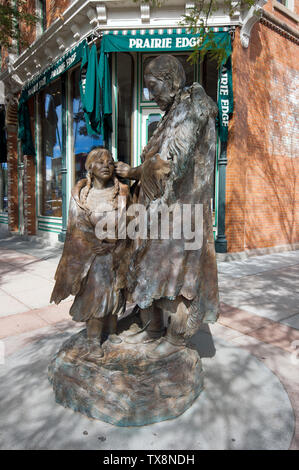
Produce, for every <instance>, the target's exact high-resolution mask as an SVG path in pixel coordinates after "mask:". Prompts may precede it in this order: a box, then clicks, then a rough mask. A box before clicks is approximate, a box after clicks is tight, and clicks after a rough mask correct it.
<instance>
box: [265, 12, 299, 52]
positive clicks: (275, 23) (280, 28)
mask: <svg viewBox="0 0 299 470" xmlns="http://www.w3.org/2000/svg"><path fill="white" fill-rule="evenodd" d="M260 21H261V23H262V24H264V25H265V26H267V27H268V28H271V29H273V30H274V31H276V32H277V33H278V34H280V35H281V36H284V37H286V38H288V39H289V40H290V41H293V42H295V43H296V44H298V43H299V30H298V29H295V28H293V27H292V26H290V25H289V24H287V23H285V22H284V21H282V20H281V19H279V18H278V17H277V16H275V15H273V13H270V12H269V11H266V10H264V11H263V15H262V17H261V20H260Z"/></svg>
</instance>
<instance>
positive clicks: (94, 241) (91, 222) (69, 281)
mask: <svg viewBox="0 0 299 470" xmlns="http://www.w3.org/2000/svg"><path fill="white" fill-rule="evenodd" d="M119 186H120V190H119V196H123V200H124V201H125V204H124V206H125V207H124V209H125V208H126V204H127V203H128V198H129V189H128V187H127V186H126V185H123V184H121V183H119ZM86 188H87V187H86V180H81V181H79V182H78V183H77V185H76V186H75V187H74V189H73V191H72V197H71V201H70V208H69V219H68V227H67V235H66V240H65V244H64V249H63V253H62V257H61V259H60V262H59V265H58V268H57V271H56V274H55V280H56V283H55V286H54V289H53V292H52V296H51V302H52V301H54V302H55V303H56V304H58V303H59V302H60V301H61V300H63V299H65V298H66V297H68V296H69V295H75V299H74V303H73V305H72V307H71V309H70V315H71V316H72V317H73V320H75V321H79V322H83V321H88V320H89V319H91V318H103V317H105V316H107V315H110V314H112V315H121V314H122V313H123V312H124V309H125V297H124V294H123V288H124V287H125V284H124V283H125V270H126V268H125V254H126V252H127V251H128V250H127V249H126V241H125V240H119V241H117V240H113V241H112V242H114V244H115V247H114V248H112V250H107V252H106V253H105V254H101V255H98V254H96V253H95V249H96V247H98V246H99V245H102V246H103V244H105V242H106V241H105V240H99V239H98V238H97V237H96V234H95V229H96V225H97V223H98V222H99V220H100V218H101V217H102V215H100V211H101V208H100V207H99V203H107V204H110V205H113V207H114V208H113V211H116V210H117V208H116V207H115V204H117V197H116V200H115V201H114V200H113V190H114V188H113V187H112V188H107V189H101V190H95V189H94V188H91V189H90V192H89V193H88V196H87V199H86V201H85V198H86V190H87V189H86ZM111 215H113V214H111ZM108 241H109V242H111V240H108Z"/></svg>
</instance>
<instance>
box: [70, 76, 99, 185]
mask: <svg viewBox="0 0 299 470" xmlns="http://www.w3.org/2000/svg"><path fill="white" fill-rule="evenodd" d="M79 81H80V69H79V68H77V69H76V70H74V71H73V73H72V75H71V89H72V92H73V93H72V95H73V96H72V103H73V126H72V127H73V145H72V148H73V155H74V157H73V158H74V169H75V171H74V179H73V184H75V183H76V182H77V181H78V180H80V179H82V178H84V177H85V174H86V170H85V161H86V157H87V154H88V153H89V152H90V150H92V149H93V148H94V147H98V146H102V145H103V138H102V136H100V135H88V134H87V129H86V123H85V119H84V111H83V109H82V103H81V98H80V88H79Z"/></svg>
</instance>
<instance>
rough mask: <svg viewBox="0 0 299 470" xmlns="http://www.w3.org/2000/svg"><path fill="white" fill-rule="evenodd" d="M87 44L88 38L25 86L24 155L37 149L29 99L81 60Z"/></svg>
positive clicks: (21, 129)
mask: <svg viewBox="0 0 299 470" xmlns="http://www.w3.org/2000/svg"><path fill="white" fill-rule="evenodd" d="M85 45H86V40H84V41H82V42H81V43H80V44H79V45H77V46H76V47H74V48H73V49H72V50H70V51H69V52H67V53H66V54H65V55H64V56H63V57H62V58H60V59H59V60H58V61H57V62H56V63H55V64H53V65H51V66H50V67H49V68H48V69H46V70H45V71H44V72H43V73H41V74H40V75H38V77H36V78H34V79H33V80H31V81H30V82H29V83H28V84H26V86H25V87H24V88H23V90H22V93H21V96H20V99H19V106H18V123H19V130H18V137H19V139H20V140H21V143H22V151H23V154H24V155H32V156H35V149H34V144H33V139H32V133H31V128H30V115H29V110H28V104H27V101H28V99H29V98H30V97H31V96H33V95H35V94H36V93H38V92H39V91H40V90H42V89H43V88H44V87H45V86H47V85H48V84H49V83H51V82H52V81H53V80H56V79H57V78H58V77H59V76H61V75H62V74H63V73H65V72H66V71H67V70H69V69H70V68H71V67H73V66H74V65H75V64H77V63H78V62H80V61H81V59H82V51H83V49H84V47H85Z"/></svg>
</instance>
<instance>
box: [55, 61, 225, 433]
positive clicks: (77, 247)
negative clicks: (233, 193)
mask: <svg viewBox="0 0 299 470" xmlns="http://www.w3.org/2000/svg"><path fill="white" fill-rule="evenodd" d="M145 83H146V86H147V88H148V90H149V93H150V97H151V98H152V99H154V100H155V101H156V103H157V104H158V106H159V107H160V108H161V109H162V110H163V111H165V114H164V116H163V118H162V119H161V121H160V122H159V124H158V127H157V128H156V130H155V132H154V134H153V135H152V137H151V138H150V140H149V142H148V144H147V146H146V147H145V148H144V150H143V152H142V154H141V161H142V164H141V165H140V166H139V167H137V168H131V167H130V166H129V165H126V164H124V163H121V162H118V163H116V164H115V173H116V175H118V176H119V177H123V178H128V179H131V180H135V183H134V184H133V185H132V187H131V192H132V200H131V198H130V196H129V190H128V187H127V186H125V185H123V184H122V183H120V182H119V181H118V179H117V178H116V175H114V164H113V161H112V158H111V155H110V154H109V152H108V151H106V150H103V149H100V150H99V149H97V150H95V151H92V152H91V153H90V154H89V156H88V159H87V161H86V169H87V170H88V175H87V179H86V180H82V181H80V182H79V183H77V185H76V187H75V188H74V190H73V194H72V200H71V204H70V214H69V222H68V229H67V237H66V242H65V246H64V251H63V255H62V258H61V260H60V263H59V266H58V269H57V273H56V284H55V287H54V291H53V294H52V299H51V300H54V301H55V302H56V303H58V302H60V301H61V300H62V299H64V298H66V297H67V296H68V295H69V294H74V295H75V296H76V297H75V300H74V303H73V305H72V307H71V311H70V313H71V315H72V316H73V319H74V320H76V321H86V322H87V331H86V330H82V331H80V332H79V333H77V334H75V335H73V336H72V337H71V338H69V339H68V340H67V341H66V342H65V343H64V344H63V345H62V347H61V348H60V350H59V351H58V352H57V354H56V355H55V356H54V357H53V359H52V361H51V364H50V365H49V380H50V382H51V383H52V385H53V388H54V391H55V398H56V401H57V402H58V403H61V404H63V405H64V406H68V407H70V408H72V409H74V410H76V411H80V412H82V413H84V414H86V415H87V416H89V417H93V418H96V419H101V420H104V421H107V422H109V423H112V424H116V425H120V426H132V425H136V426H140V425H144V424H150V423H154V422H157V421H161V420H165V419H170V418H174V417H175V416H178V415H179V414H181V413H183V412H184V411H185V410H186V409H187V408H189V407H190V406H191V405H192V403H193V402H194V400H195V399H196V398H197V397H198V396H199V394H200V392H201V391H202V388H203V371H202V365H201V360H200V357H199V354H198V352H197V350H196V349H195V348H194V347H192V346H191V345H190V342H188V339H189V338H190V337H191V336H192V335H194V334H195V333H196V332H197V331H198V329H199V327H200V325H201V323H208V322H214V321H216V319H217V316H218V308H219V307H218V303H219V302H218V283H217V266H216V255H215V248H214V239H213V226H212V213H211V198H212V187H213V184H212V183H213V181H212V178H213V169H214V159H215V146H216V131H215V116H216V114H217V107H216V105H215V104H214V103H213V101H212V100H211V99H210V98H209V97H208V96H207V95H206V93H205V91H204V89H203V88H202V87H201V85H199V84H198V83H193V85H192V86H190V87H185V73H184V70H183V67H182V65H181V63H180V62H179V61H178V60H177V59H176V58H174V57H172V56H170V55H163V56H159V57H157V58H155V59H153V60H152V61H151V62H150V63H149V64H148V66H147V67H146V70H145ZM117 194H121V195H124V196H125V200H126V203H125V206H126V207H127V206H128V205H129V209H130V213H129V215H130V217H132V213H131V209H132V208H134V203H138V207H139V210H141V209H143V215H145V217H144V220H145V225H144V228H145V230H144V231H143V232H142V230H139V232H138V231H137V232H136V233H137V236H134V237H131V235H130V231H129V226H130V224H131V221H132V222H136V220H137V219H138V218H137V217H135V219H134V217H133V220H132V218H131V219H130V217H126V223H127V225H126V228H127V229H128V231H127V238H124V239H121V240H120V239H117V237H114V236H111V235H107V236H106V238H105V237H104V238H103V239H101V240H99V239H98V233H97V224H98V222H99V221H101V217H102V216H103V214H102V212H101V210H100V206H101V202H102V201H105V202H109V203H110V205H112V210H111V212H113V210H115V206H114V203H115V200H116V195H117ZM163 211H164V212H163ZM99 213H101V215H99ZM185 214H187V216H188V217H187V218H185ZM99 218H100V220H99ZM165 220H168V222H169V225H167V230H168V229H169V230H168V232H167V230H165V231H163V230H162V225H163V223H164V222H165ZM157 221H158V225H160V226H161V227H158V228H159V229H160V228H161V230H158V231H155V230H156V229H157ZM142 223H143V222H142V220H141V219H140V218H139V219H138V223H137V224H135V226H138V227H139V229H140V227H141V226H142ZM133 226H134V224H133ZM164 228H165V227H164ZM187 229H188V230H187ZM192 237H193V238H194V240H193V238H192ZM190 240H192V241H190ZM126 301H129V302H131V303H132V304H133V305H135V306H136V308H135V309H134V312H135V313H134V314H132V315H128V317H125V320H126V321H127V323H126V326H125V328H121V327H120V326H119V325H120V324H121V323H122V321H123V320H120V322H119V323H118V324H116V322H117V317H118V316H119V315H120V314H122V313H123V312H124V309H125V302H126ZM138 311H139V314H138V313H136V312H138ZM105 322H108V323H110V329H109V331H108V332H110V333H114V334H112V335H111V337H110V339H111V341H105V342H104V343H102V345H101V344H100V336H101V333H102V332H103V329H104V328H105ZM111 325H112V326H111ZM117 325H118V328H117V329H116V326H117ZM115 333H118V334H115ZM86 343H89V349H88V351H87V353H86Z"/></svg>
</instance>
